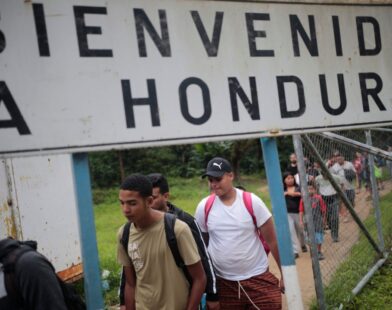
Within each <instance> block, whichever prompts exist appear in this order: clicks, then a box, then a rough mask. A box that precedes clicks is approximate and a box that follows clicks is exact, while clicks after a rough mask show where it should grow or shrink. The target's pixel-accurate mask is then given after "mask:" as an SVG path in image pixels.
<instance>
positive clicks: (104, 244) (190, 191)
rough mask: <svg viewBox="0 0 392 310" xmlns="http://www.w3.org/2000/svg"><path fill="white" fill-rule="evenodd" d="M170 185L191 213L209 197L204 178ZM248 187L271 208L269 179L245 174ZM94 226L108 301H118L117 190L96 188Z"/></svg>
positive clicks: (172, 198)
mask: <svg viewBox="0 0 392 310" xmlns="http://www.w3.org/2000/svg"><path fill="white" fill-rule="evenodd" d="M168 182H169V185H170V201H171V202H172V203H174V204H175V205H176V206H178V207H180V208H182V209H183V210H185V211H186V212H188V213H190V214H192V215H193V214H194V213H195V210H196V207H197V204H198V203H199V202H200V200H201V199H202V198H203V197H205V196H207V195H208V193H209V191H208V186H207V181H206V180H202V179H201V178H191V179H182V178H168ZM236 184H241V185H242V186H244V187H245V188H246V190H248V191H251V192H254V193H256V194H257V195H258V196H259V197H261V198H262V199H263V200H264V202H265V203H266V204H267V206H268V207H270V200H269V194H268V190H267V188H266V186H265V184H266V182H265V181H264V180H261V179H260V177H259V176H244V177H243V178H242V179H241V182H240V183H239V182H236ZM93 196H94V205H95V207H94V213H95V227H96V234H97V242H98V252H99V259H100V266H101V269H102V270H103V269H106V270H109V271H110V276H109V278H108V280H109V285H110V289H109V290H108V291H106V292H105V296H104V298H105V304H106V305H114V304H117V303H118V298H117V290H118V285H119V278H120V272H121V267H120V265H118V263H117V261H116V252H117V249H116V244H117V241H116V240H117V239H116V236H117V231H118V229H119V228H120V226H121V225H122V224H124V223H125V221H126V220H125V218H124V217H123V215H122V213H121V210H120V205H119V203H118V189H108V190H98V189H97V190H94V191H93Z"/></svg>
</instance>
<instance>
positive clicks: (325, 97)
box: [319, 73, 347, 115]
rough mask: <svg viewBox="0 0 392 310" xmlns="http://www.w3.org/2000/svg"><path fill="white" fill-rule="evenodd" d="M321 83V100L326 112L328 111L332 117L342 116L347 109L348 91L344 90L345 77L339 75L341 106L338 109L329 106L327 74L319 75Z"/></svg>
mask: <svg viewBox="0 0 392 310" xmlns="http://www.w3.org/2000/svg"><path fill="white" fill-rule="evenodd" d="M319 81H320V90H321V100H322V102H323V107H324V109H325V111H327V112H328V113H329V114H331V115H340V114H342V113H343V112H344V110H346V107H347V98H346V89H345V88H344V76H343V74H341V73H340V74H338V86H339V95H340V106H339V107H337V108H332V107H331V106H330V105H329V100H328V90H327V82H326V80H325V74H320V75H319Z"/></svg>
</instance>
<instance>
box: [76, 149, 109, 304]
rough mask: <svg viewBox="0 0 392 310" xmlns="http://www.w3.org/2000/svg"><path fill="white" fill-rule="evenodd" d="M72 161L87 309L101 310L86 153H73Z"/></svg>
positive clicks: (99, 278)
mask: <svg viewBox="0 0 392 310" xmlns="http://www.w3.org/2000/svg"><path fill="white" fill-rule="evenodd" d="M72 163H73V174H74V186H75V193H76V201H77V207H78V208H77V209H78V215H79V232H80V238H81V250H82V260H83V274H84V290H85V296H86V303H87V309H89V310H98V309H103V308H104V303H103V299H102V289H101V277H100V269H99V259H98V248H97V239H96V235H95V223H94V212H93V200H92V195H91V183H90V173H89V166H88V156H87V154H86V153H77V154H72Z"/></svg>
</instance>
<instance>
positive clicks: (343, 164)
mask: <svg viewBox="0 0 392 310" xmlns="http://www.w3.org/2000/svg"><path fill="white" fill-rule="evenodd" d="M329 170H330V172H331V173H333V174H336V175H338V176H339V177H340V178H341V183H342V185H343V190H344V192H345V194H346V196H347V198H348V200H349V201H350V203H351V205H352V206H353V207H354V206H355V187H354V184H353V181H354V180H355V178H356V170H355V168H354V165H353V164H352V163H351V162H349V161H346V160H344V156H342V155H340V156H338V157H337V161H336V163H335V164H334V165H333V166H332V167H331V168H329ZM340 209H341V212H340V213H341V215H342V216H343V217H345V219H344V222H347V218H346V217H347V215H348V213H347V209H346V207H345V206H342V205H341V206H340Z"/></svg>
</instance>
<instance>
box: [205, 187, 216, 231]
mask: <svg viewBox="0 0 392 310" xmlns="http://www.w3.org/2000/svg"><path fill="white" fill-rule="evenodd" d="M214 200H215V194H211V195H210V196H208V198H207V202H206V204H205V206H204V222H205V224H206V227H207V220H208V214H209V213H210V211H211V208H212V205H213V204H214Z"/></svg>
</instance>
